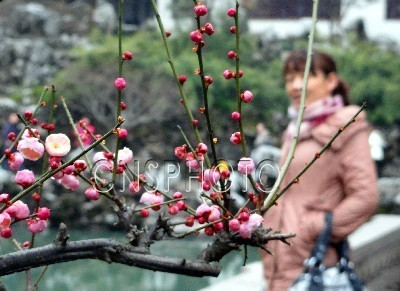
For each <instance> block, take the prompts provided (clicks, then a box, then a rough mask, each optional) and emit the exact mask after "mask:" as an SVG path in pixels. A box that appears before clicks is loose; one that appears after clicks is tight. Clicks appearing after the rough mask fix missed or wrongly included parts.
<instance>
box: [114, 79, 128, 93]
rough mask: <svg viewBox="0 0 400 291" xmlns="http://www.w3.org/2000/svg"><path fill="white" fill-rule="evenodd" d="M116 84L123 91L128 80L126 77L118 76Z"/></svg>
mask: <svg viewBox="0 0 400 291" xmlns="http://www.w3.org/2000/svg"><path fill="white" fill-rule="evenodd" d="M114 86H115V88H117V90H118V91H121V90H122V89H124V88H125V87H126V81H125V79H124V78H117V79H115V81H114Z"/></svg>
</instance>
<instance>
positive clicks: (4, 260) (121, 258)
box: [0, 238, 221, 277]
mask: <svg viewBox="0 0 400 291" xmlns="http://www.w3.org/2000/svg"><path fill="white" fill-rule="evenodd" d="M82 259H97V260H101V261H105V262H107V263H119V264H123V265H128V266H134V267H138V268H143V269H148V270H152V271H161V272H169V273H175V274H183V275H188V276H193V277H202V276H215V277H216V276H218V275H219V272H220V271H221V268H220V267H219V266H213V265H210V264H208V263H205V262H204V261H194V260H186V259H178V258H169V257H163V256H157V255H152V254H149V253H143V252H141V251H140V250H138V249H135V248H133V247H131V246H129V245H125V244H122V243H120V242H119V241H117V240H114V239H107V238H99V239H90V240H81V241H74V242H68V243H66V244H65V245H64V246H62V245H60V244H49V245H46V246H43V247H38V248H34V249H28V250H23V251H18V252H14V253H10V254H7V255H4V256H0V276H3V275H9V274H13V273H16V272H21V271H26V270H29V269H31V268H37V267H40V266H47V265H52V264H58V263H61V262H69V261H76V260H82Z"/></svg>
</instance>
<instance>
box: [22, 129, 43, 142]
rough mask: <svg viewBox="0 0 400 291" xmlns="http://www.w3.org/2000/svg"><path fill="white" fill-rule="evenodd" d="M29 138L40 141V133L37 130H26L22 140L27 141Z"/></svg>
mask: <svg viewBox="0 0 400 291" xmlns="http://www.w3.org/2000/svg"><path fill="white" fill-rule="evenodd" d="M28 137H34V138H37V139H39V138H40V135H39V131H38V130H37V129H31V130H29V129H25V131H24V133H23V134H22V136H21V140H22V139H26V138H28Z"/></svg>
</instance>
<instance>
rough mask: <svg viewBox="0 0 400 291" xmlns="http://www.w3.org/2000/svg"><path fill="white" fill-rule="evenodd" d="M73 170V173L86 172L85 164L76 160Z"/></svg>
mask: <svg viewBox="0 0 400 291" xmlns="http://www.w3.org/2000/svg"><path fill="white" fill-rule="evenodd" d="M74 168H75V171H77V172H79V173H80V172H83V171H85V170H86V168H87V164H86V162H85V161H84V160H76V161H75V162H74Z"/></svg>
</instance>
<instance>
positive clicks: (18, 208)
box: [5, 200, 29, 219]
mask: <svg viewBox="0 0 400 291" xmlns="http://www.w3.org/2000/svg"><path fill="white" fill-rule="evenodd" d="M5 212H7V213H8V214H9V215H10V216H11V217H12V218H16V219H24V218H27V217H28V216H29V208H28V205H26V204H25V203H24V202H22V201H21V200H18V201H15V202H14V203H13V204H12V205H11V206H10V207H8V208H7V209H6V210H5Z"/></svg>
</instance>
